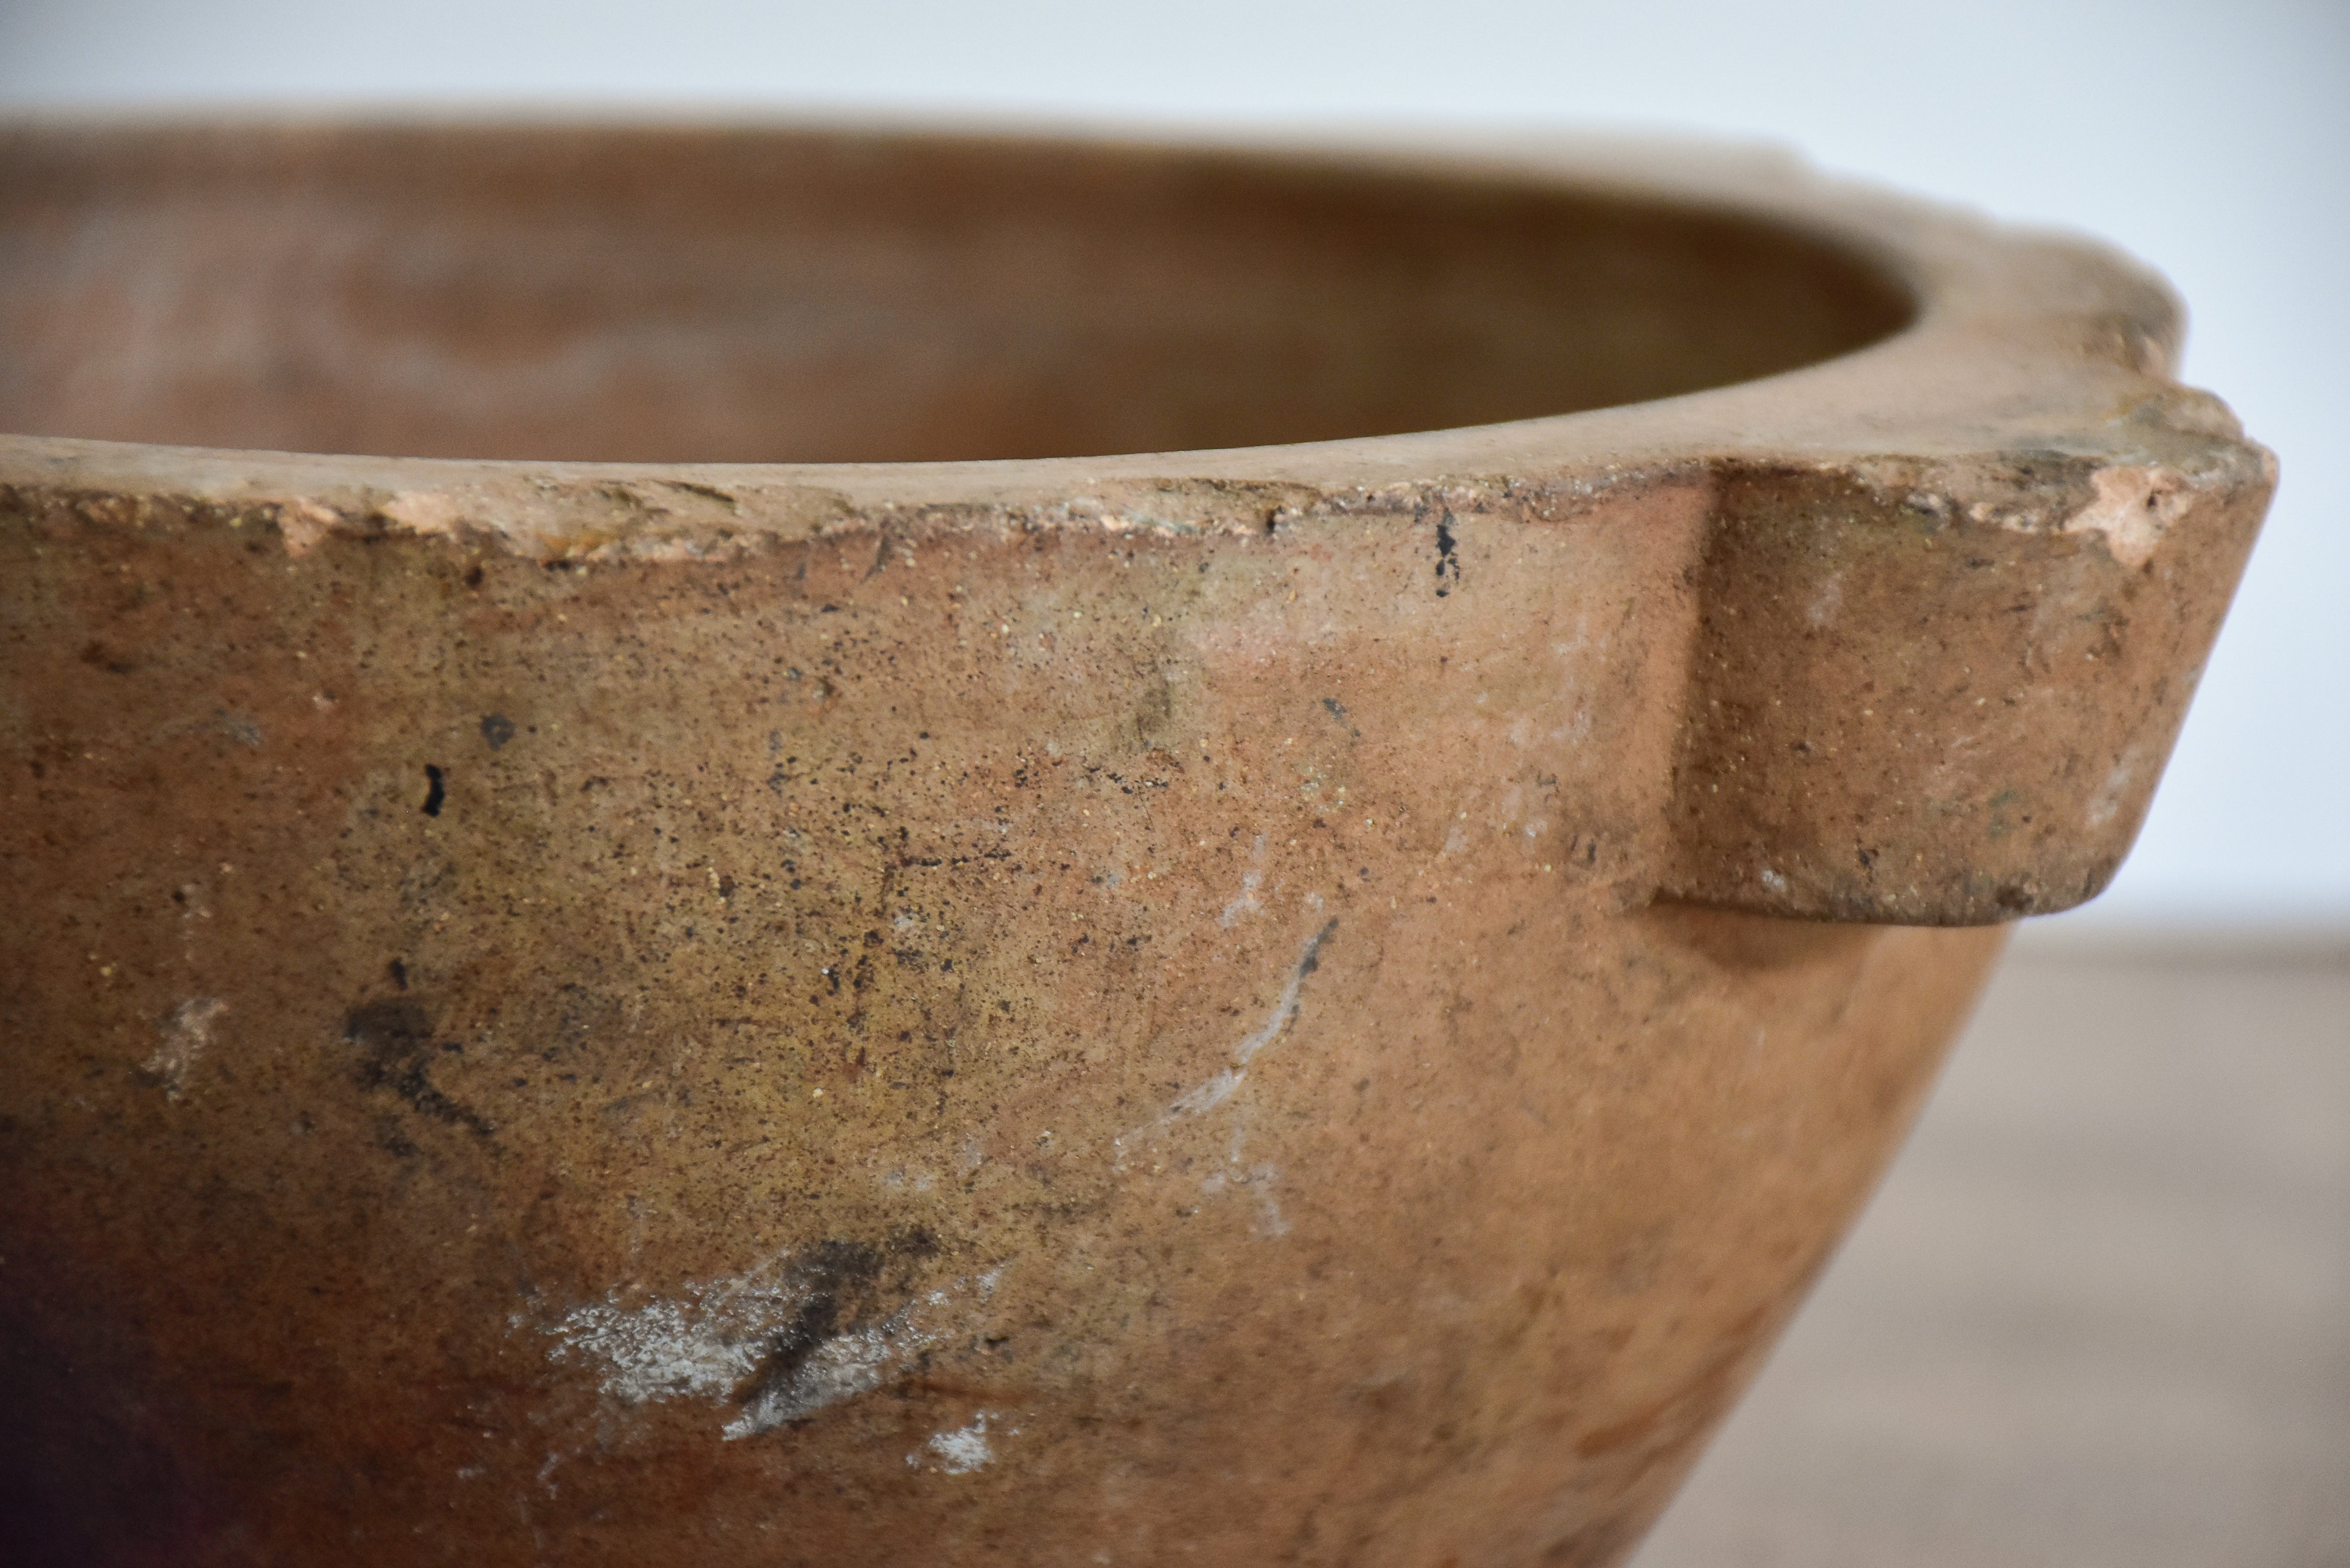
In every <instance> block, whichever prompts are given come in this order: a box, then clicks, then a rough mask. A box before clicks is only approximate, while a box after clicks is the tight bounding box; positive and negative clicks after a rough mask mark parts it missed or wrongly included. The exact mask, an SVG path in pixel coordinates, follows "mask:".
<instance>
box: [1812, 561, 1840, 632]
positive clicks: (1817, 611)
mask: <svg viewBox="0 0 2350 1568" xmlns="http://www.w3.org/2000/svg"><path fill="white" fill-rule="evenodd" d="M1842 607H1844V576H1843V574H1841V573H1838V572H1831V573H1829V574H1828V576H1826V577H1825V579H1823V580H1822V582H1821V583H1820V586H1819V591H1818V592H1816V593H1814V594H1813V595H1812V602H1811V603H1810V604H1808V605H1805V606H1804V619H1805V620H1807V621H1809V622H1811V624H1812V625H1813V626H1814V627H1815V628H1817V627H1825V626H1826V625H1827V624H1828V622H1830V621H1832V620H1834V619H1835V618H1836V611H1837V610H1839V609H1841V608H1842Z"/></svg>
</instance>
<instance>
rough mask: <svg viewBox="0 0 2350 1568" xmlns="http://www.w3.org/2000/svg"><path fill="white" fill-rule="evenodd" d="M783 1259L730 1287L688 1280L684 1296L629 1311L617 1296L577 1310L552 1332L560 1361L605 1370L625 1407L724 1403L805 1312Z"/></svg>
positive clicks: (607, 1384) (609, 1387)
mask: <svg viewBox="0 0 2350 1568" xmlns="http://www.w3.org/2000/svg"><path fill="white" fill-rule="evenodd" d="M781 1261H782V1260H781V1258H780V1256H779V1257H777V1258H775V1259H771V1260H769V1261H768V1262H766V1263H764V1264H762V1265H761V1266H760V1267H758V1268H756V1269H753V1270H751V1271H750V1272H746V1273H744V1274H743V1275H740V1276H738V1277H736V1278H734V1279H731V1280H720V1281H715V1282H710V1283H706V1284H704V1283H698V1282H691V1281H689V1282H687V1283H686V1284H685V1286H684V1287H683V1290H682V1292H681V1294H680V1295H678V1296H677V1297H674V1298H669V1299H663V1298H661V1297H658V1296H657V1297H655V1298H654V1299H653V1300H651V1301H649V1302H647V1303H644V1305H642V1306H639V1307H623V1306H621V1305H620V1304H619V1297H618V1293H614V1294H613V1295H610V1296H607V1297H606V1298H605V1299H604V1300H603V1301H600V1302H590V1303H587V1305H585V1306H580V1307H575V1308H573V1309H572V1310H571V1311H570V1312H568V1313H566V1314H564V1315H563V1318H562V1321H561V1322H559V1323H557V1324H556V1325H555V1326H554V1327H552V1328H550V1329H548V1330H546V1333H547V1334H550V1335H552V1336H554V1338H555V1339H556V1345H555V1347H554V1348H553V1349H551V1350H549V1351H548V1352H547V1355H548V1357H549V1358H550V1359H552V1360H555V1361H557V1362H569V1361H591V1362H595V1363H598V1364H600V1365H601V1366H602V1367H603V1369H604V1376H603V1379H602V1386H603V1389H604V1392H605V1393H607V1394H608V1395H610V1396H611V1397H613V1398H615V1399H618V1400H619V1401H620V1402H621V1403H622V1404H624V1405H641V1404H644V1403H646V1402H648V1401H651V1400H663V1399H676V1398H681V1397H686V1396H688V1395H698V1396H701V1397H705V1398H723V1397H725V1396H726V1395H728V1394H730V1393H732V1392H733V1390H734V1389H735V1388H736V1387H738V1386H741V1384H742V1383H743V1380H744V1379H745V1378H747V1377H749V1376H751V1375H752V1373H754V1372H755V1371H757V1370H758V1366H759V1363H760V1361H761V1359H762V1358H764V1356H765V1355H766V1354H767V1350H768V1347H769V1345H771V1344H772V1343H773V1335H774V1334H775V1330H777V1329H778V1328H780V1327H782V1326H783V1325H784V1324H788V1323H790V1322H791V1320H792V1317H793V1315H794V1314H795V1313H797V1312H798V1310H799V1305H800V1301H801V1299H802V1297H803V1296H804V1295H805V1292H803V1291H798V1290H792V1289H788V1288H786V1287H785V1284H784V1281H783V1277H782V1274H781V1272H780V1270H779V1265H780V1263H781Z"/></svg>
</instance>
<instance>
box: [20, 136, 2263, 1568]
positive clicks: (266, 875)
mask: <svg viewBox="0 0 2350 1568" xmlns="http://www.w3.org/2000/svg"><path fill="white" fill-rule="evenodd" d="M5 141H6V147H5V156H0V332H5V341H6V345H7V353H6V356H5V362H0V429H5V430H11V431H19V432H22V433H20V434H17V435H13V436H9V437H7V438H5V439H0V554H5V566H0V611H5V626H6V635H5V638H0V694H4V695H5V707H0V744H5V769H0V792H5V793H4V794H0V798H5V820H6V821H7V822H8V823H9V824H10V825H11V826H10V830H9V840H10V844H9V869H10V877H9V880H10V890H11V895H12V896H11V898H10V900H9V903H8V906H7V909H6V910H5V915H0V921H5V926H4V927H0V935H5V940H0V953H5V961H0V964H4V965H5V967H4V968H0V995H5V1050H0V1277H5V1286H0V1390H5V1399H6V1402H7V1407H8V1409H9V1410H10V1412H11V1420H10V1421H9V1422H8V1423H7V1424H6V1428H7V1429H6V1432H5V1437H0V1556H5V1557H6V1558H7V1559H8V1560H9V1561H11V1562H16V1563H105V1564H130V1563H184V1564H213V1563H217V1564H230V1563H237V1564H243V1563H269V1564H288V1565H295V1564H313V1563H343V1562H348V1561H353V1560H357V1561H361V1562H365V1563H370V1564H403V1563H417V1564H423V1563H450V1562H463V1563H467V1564H469V1565H476V1568H490V1565H493V1564H503V1563H566V1564H573V1563H577V1564H602V1563H612V1564H619V1563H628V1564H636V1563H665V1562H691V1563H695V1564H697V1565H699V1568H728V1565H733V1564H752V1563H756V1564H762V1565H769V1568H773V1565H780V1564H796V1563H806V1564H818V1563H821V1564H827V1565H839V1564H863V1563H929V1564H940V1565H945V1564H956V1563H980V1562H1004V1561H1012V1562H1019V1563H1028V1564H1036V1565H1039V1568H1043V1565H1049V1564H1062V1563H1068V1564H1079V1563H1083V1564H1095V1563H1166V1562H1171V1561H1199V1562H1202V1563H1275V1562H1279V1563H1343V1564H1349V1565H1364V1564H1433V1563H1479V1564H1507V1563H1586V1564H1596V1563H1612V1562H1617V1561H1619V1560H1620V1559H1621V1558H1622V1557H1623V1555H1624V1554H1626V1553H1627V1552H1629V1550H1630V1549H1631V1546H1632V1544H1633V1543H1634V1542H1636V1541H1637V1540H1638V1535H1639V1533H1640V1532H1641V1530H1642V1529H1643V1528H1644V1527H1645V1525H1646V1524H1647V1522H1648V1521H1649V1520H1650V1519H1651V1518H1652V1517H1653V1516H1654V1515H1655V1514H1656V1513H1657V1511H1659V1509H1660V1508H1661V1507H1662V1506H1663V1504H1664V1502H1665V1501H1666V1500H1667V1499H1668V1497H1669V1494H1670V1492H1671V1490H1672V1488H1673V1486H1674V1484H1675V1482H1676V1481H1677V1480H1678V1479H1679V1476H1680V1475H1681V1474H1682V1473H1683V1472H1684V1470H1685V1469H1686V1468H1687V1467H1688V1465H1689V1464H1690V1462H1691V1461H1692V1459H1694V1457H1695V1453H1696V1450H1697V1448H1698V1446H1699V1445H1700V1442H1701V1440H1702V1439H1703V1438H1704V1437H1705V1435H1706V1434H1707V1433H1708V1432H1709V1431H1710V1430H1711V1428H1712V1427H1713V1425H1714V1424H1715V1423H1716V1422H1717V1421H1718V1420H1719V1419H1720V1417H1721V1415H1722V1414H1723V1413H1724V1411H1725V1410H1726V1408H1727V1407H1728V1406H1729V1404H1730V1403H1731V1400H1732V1399H1733V1398H1734V1397H1736V1395H1737V1393H1738V1391H1739V1389H1740V1388H1741V1387H1742V1385H1743V1383H1744V1382H1745V1380H1746V1379H1747V1378H1748V1376H1750V1375H1751V1374H1752V1371H1753V1370H1754V1369H1755V1367H1756V1366H1757V1365H1758V1362H1759V1360H1760V1358H1761V1357H1762V1356H1763V1355H1764V1354H1765V1352H1766V1351H1767V1349H1768V1346H1769V1345H1770V1343H1771V1341H1772V1339H1773V1335H1774V1334H1775V1333H1776V1331H1777V1329H1778V1328H1779V1326H1780V1325H1781V1324H1783V1321H1784V1320H1785V1318H1786V1317H1787V1315H1788V1314H1789V1313H1790V1312H1791V1311H1792V1310H1793V1308H1794V1303H1796V1301H1797V1300H1798V1298H1799V1297H1800V1295H1801V1293H1802V1291H1803V1289H1804V1284H1805V1282H1807V1281H1808V1280H1809V1279H1810V1278H1811V1277H1812V1276H1813V1274H1814V1272H1815V1271H1816V1270H1817V1269H1818V1268H1819V1267H1820V1266H1821V1264H1822V1262H1823V1261H1824V1259H1825V1257H1826V1255H1827V1254H1828V1252H1829V1251H1830V1250H1831V1248H1832V1247H1833V1245H1834V1243H1835V1240H1836V1238H1837V1237H1838V1236H1839V1234H1840V1233H1841V1232H1842V1231H1843V1229H1844V1227H1845V1226H1846V1224H1847V1223H1848V1222H1849V1220H1851V1218H1852V1217H1853V1215H1854V1213H1855V1211H1856V1209H1857V1207H1858V1206H1859V1205H1860V1203H1861V1202H1862V1201H1863V1199H1865V1198H1866V1194H1867V1193H1868V1191H1869V1190H1870V1189H1871V1186H1872V1184H1873V1183H1874V1182H1875V1180H1876V1179H1877V1176H1878V1174H1879V1172H1880V1171H1881V1169H1882V1168H1883V1167H1884V1165H1885V1163H1886V1161H1887V1159H1888V1158H1889V1157H1890V1155H1891V1153H1892V1151H1893V1149H1894V1148H1895V1147H1896V1146H1897V1144H1898V1140H1899V1138H1900V1137H1901V1136H1902V1134H1903V1132H1904V1130H1905V1129H1906V1127H1907V1126H1908V1121H1909V1118H1910V1117H1911V1116H1912V1115H1913V1113H1914V1112H1915V1110H1916V1108H1917V1106H1918V1103H1919V1101H1920V1098H1921V1096H1922V1095H1923V1094H1924V1092H1925V1089H1926V1087H1927V1085H1928V1084H1929V1079H1930V1077H1931V1075H1932V1073H1933V1071H1934V1068H1935V1065H1936V1063H1937V1061H1938V1059H1939V1054H1940V1053H1941V1052H1942V1051H1943V1049H1944V1048H1945V1046H1946V1044H1947V1043H1948V1041H1949V1040H1950V1036H1951V1034H1952V1033H1953V1031H1954V1030H1955V1029H1956V1027H1957V1026H1958V1024H1959V1023H1960V1021H1961V1019H1962V1017H1963V1015H1964V1013H1965V1012H1966V1010H1967V1008H1968V1006H1969V1005H1970V1001H1971V999H1972V997H1973V996H1974V994H1975V992H1976V990H1977V988H1978V986H1979V985H1980V983H1981V981H1982V979H1983V977H1984V975H1985V974H1986V972H1987V971H1988V969H1989V967H1990V966H1991V963H1992V962H1993V961H1994V958H1995V955H1996V951H1997V949H1998V946H1999V943H2000V941H2001V939H2002V929H2003V928H2004V925H2005V924H2006V923H2007V922H2012V920H2014V919H2017V918H2019V917H2021V916H2023V915H2028V914H2033V913H2036V912H2042V911H2046V910H2053V909H2062V908H2064V907H2067V906H2069V905H2071V904H2074V903H2076V902H2078V901H2080V900H2081V899H2083V898H2087V897H2089V896H2091V895H2092V894H2094V893H2095V891H2096V890H2097V889H2098V888H2100V887H2102V886H2103V885H2104V883H2105V881H2106V878H2108V877H2110V876H2111V875H2112V872H2113V870H2114V868H2115V867H2116V865H2117V864H2118V862H2119V860H2120V857H2122V855H2123V853H2124V852H2125V851H2126V848H2127V846H2128V844H2129V841H2130V839H2131V837H2132V836H2133V835H2134V834H2135V832H2136V831H2137V825H2138V822H2139V821H2140V819H2141V817H2142V815H2143V814H2144V811H2145V807H2146V805H2147V799H2148V796H2149V794H2150V792H2151V790H2152V788H2153V786H2154V782H2155V779H2156V776H2157V774H2158V773H2159V771H2160V768H2161V765H2162V763H2163V760H2164V758H2165V756H2166V755H2167V753H2168V748H2169V745H2170V742H2171V739H2172V737H2173V735H2174V734H2175V732H2176V731H2177V728H2178V722H2179V720H2180V718H2181V715H2182V714H2183V712H2184V710H2185V706H2186V703H2187V701H2188V698H2189V693H2190V691H2191V689H2192V686H2193V682H2194V678H2195V674H2196V672H2197V670H2199V667H2200V664H2201V661H2202V659H2203V658H2204V656H2205V654H2206V652H2207V650H2208V649H2209V647H2210V642H2211V639H2212V638H2213V637H2214V636H2215V634H2216V632H2217V628H2218V626H2219V622H2220V616H2221V614H2222V612H2223V610H2224V607H2225V605H2226V601H2227V599H2228V597H2229V595H2230V592H2231V591H2232V588H2233V585H2234V582H2235V579H2236V576H2237V574H2238V572H2239V571H2240V569H2241V566H2242V563H2243V559H2244V556H2245V554H2246V552H2247V551H2248V550H2249V548H2250V546H2251V538H2252V535H2253V533H2254V531H2255V530H2256V528H2257V526H2258V524H2259V519H2260V515H2261V513H2262V509H2263V507H2264V506H2265V504H2266V501H2267V497H2268V493H2269V491H2270V489H2271V486H2272V481H2273V465H2272V462H2271V460H2270V459H2269V457H2268V455H2267V454H2266V453H2265V452H2262V450H2261V449H2260V448H2258V447H2257V446H2254V445H2252V444H2251V443H2249V442H2248V441H2245V440H2244V439H2243V438H2242V436H2241V433H2240V431H2238V428H2237V426H2236V424H2235V422H2234V421H2233V420H2232V419H2231V418H2230V416H2229V415H2228V413H2227V411H2226V410H2224V409H2223V408H2222V407H2221V406H2220V404H2219V403H2218V402H2216V401H2215V400H2212V399H2210V397H2208V396H2205V395H2203V394H2201V393H2198V392H2194V391H2191V390H2188V389H2183V388H2181V387H2179V386H2178V385H2177V384H2176V383H2175V382H2174V381H2173V380H2172V379H2170V369H2171V366H2172V363H2173V359H2174V357H2175V354H2176V350H2177V347H2178V330H2179V327H2178V309H2177V307H2176V306H2175V305H2174V303H2173V302H2172V301H2171V299H2170V297H2169V296H2168V293H2167V292H2166V291H2165V290H2164V289H2163V287H2162V286H2160V284H2159V283H2158V282H2157V281H2156V280H2154V279H2152V278H2151V277H2150V276H2149V275H2147V274H2145V273H2144V272H2142V271H2140V270H2139V269H2138V268H2137V267H2136V266H2135V265H2132V264H2130V263H2128V262H2126V261H2125V260H2122V259H2120V258H2118V257H2116V256H2115V255H2113V254H2109V253H2107V252H2106V251H2104V250H2101V249H2099V248H2097V247H2095V246H2094V245H2091V244H2086V243H2084V242H2078V241H2074V240H2068V239H2062V238H2054V237H2049V236H2045V235H2035V234H2019V233H2015V232H2011V231H2005V230H2002V229H1999V228H1996V227H1994V226H1991V225H1990V224H1988V223H1983V222H1981V221H1980V220H1977V219H1974V218H1971V217H1969V216H1966V215H1962V214H1955V213H1949V212H1946V211H1943V210H1940V209H1937V208H1932V207H1929V206H1925V205H1921V204H1918V203H1914V202H1908V201H1905V200H1901V199H1898V198H1893V197H1889V196H1884V195H1880V194H1875V193H1869V192H1856V191H1854V190H1852V189H1849V188H1846V187H1843V186H1840V185H1837V184H1835V183H1832V182H1826V181H1824V180H1822V179H1819V178H1818V177H1816V176H1814V175H1811V174H1809V173H1806V172H1804V171H1802V170H1800V169H1797V168H1795V167H1793V166H1792V165H1790V164H1788V163H1786V162H1784V161H1780V160H1777V159H1774V158H1772V157H1769V156H1763V155H1756V154H1751V153H1744V152H1737V151H1705V150H1701V149H1698V150H1692V149H1687V148H1683V149H1679V150H1671V149H1667V150H1659V149H1655V148H1646V147H1639V146H1632V145H1618V144H1603V143H1561V144H1556V145H1552V144H1542V145H1534V144H1530V143H1526V142H1523V141H1520V142H1514V143H1509V144H1502V143H1499V142H1492V143H1485V144H1479V145H1471V144H1469V143H1466V142H1462V143H1458V144H1454V145H1451V146H1447V147H1442V148H1432V147H1429V146H1419V147H1405V146H1390V145H1375V144H1372V143H1369V142H1365V141H1357V142H1354V143H1349V144H1344V145H1340V144H1336V143H1334V144H1330V145H1321V146H1311V147H1308V146H1298V145H1289V146H1274V145H1254V144H1248V143H1243V142H1242V141H1238V140H1232V141H1225V142H1215V141H1211V140H1194V141H1189V142H1179V141H1174V140H1149V139H1147V138H1140V137H1128V138H1124V139H1117V138H1110V137H1097V138H1094V139H1090V140H1086V139H1078V138H1073V137H1070V138H1057V139H1056V138H1054V137H1046V136H1029V137H1023V136H1010V135H980V134H959V133H951V132H946V131H939V130H843V129H828V130H794V129H786V128H776V127H721V126H706V125H704V126H693V125H651V126H635V127H614V126H593V125H547V124H522V123H500V124H474V125H451V124H424V123H411V122H399V121H389V120H387V121H381V122H375V123H367V124H331V125H329V124H315V123H291V122H288V123H258V122H254V123H244V124H236V125H212V124H202V125H199V124H184V123H161V122H159V123H153V124H71V123H49V124H43V125H30V126H22V127H18V128H16V129H15V130H9V131H7V132H5Z"/></svg>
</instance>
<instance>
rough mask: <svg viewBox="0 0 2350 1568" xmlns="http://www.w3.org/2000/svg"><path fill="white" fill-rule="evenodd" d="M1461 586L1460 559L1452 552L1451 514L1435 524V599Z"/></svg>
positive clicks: (1445, 515) (1446, 514)
mask: <svg viewBox="0 0 2350 1568" xmlns="http://www.w3.org/2000/svg"><path fill="white" fill-rule="evenodd" d="M1460 586H1461V557H1460V556H1458V555H1456V554H1454V552H1453V539H1452V514H1451V513H1450V512H1447V513H1445V514H1444V515H1443V516H1442V517H1440V518H1439V519H1437V523H1436V597H1438V598H1442V597H1445V596H1446V595H1447V594H1450V593H1451V591H1452V590H1453V589H1454V588H1457V587H1460Z"/></svg>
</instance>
